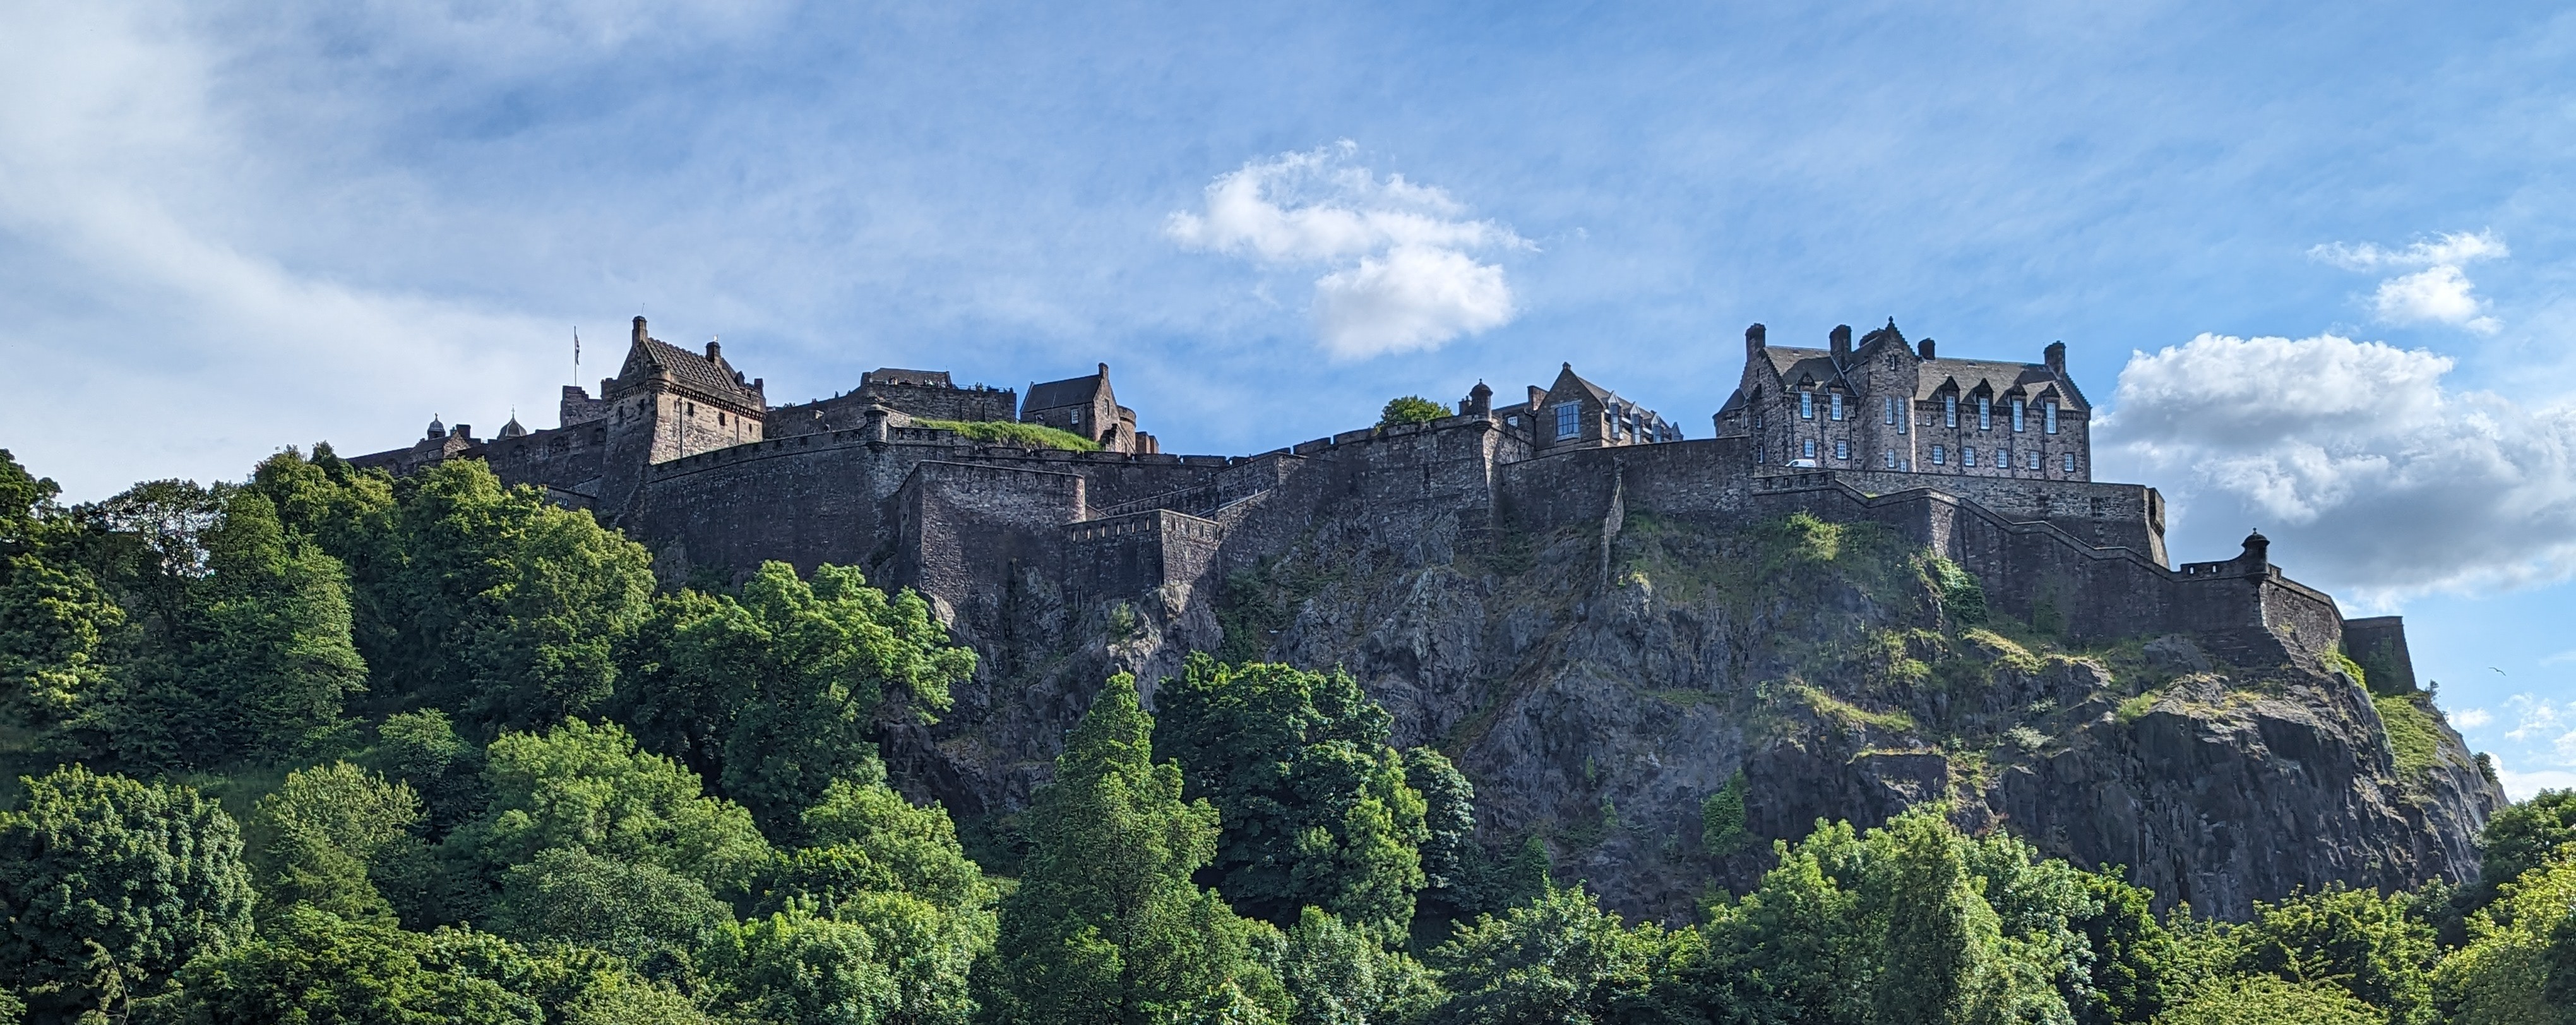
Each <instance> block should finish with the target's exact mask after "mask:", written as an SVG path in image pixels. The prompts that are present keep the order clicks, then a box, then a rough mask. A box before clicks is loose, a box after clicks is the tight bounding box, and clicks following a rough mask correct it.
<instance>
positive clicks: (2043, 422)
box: [2039, 402, 2057, 434]
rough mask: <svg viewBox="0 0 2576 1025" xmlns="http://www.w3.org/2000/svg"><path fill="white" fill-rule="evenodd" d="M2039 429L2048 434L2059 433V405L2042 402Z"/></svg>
mask: <svg viewBox="0 0 2576 1025" xmlns="http://www.w3.org/2000/svg"><path fill="white" fill-rule="evenodd" d="M2039 429H2040V430H2041V431H2042V432H2043V433H2047V434H2055V433H2057V403H2055V402H2042V403H2040V404H2039Z"/></svg>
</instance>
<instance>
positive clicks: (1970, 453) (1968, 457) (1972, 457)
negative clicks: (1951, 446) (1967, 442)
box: [1959, 448, 1977, 466]
mask: <svg viewBox="0 0 2576 1025" xmlns="http://www.w3.org/2000/svg"><path fill="white" fill-rule="evenodd" d="M1959 465H1961V466H1975V465H1977V450H1976V449H1973V448H1961V449H1960V450H1959Z"/></svg>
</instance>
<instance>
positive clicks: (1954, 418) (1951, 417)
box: [1941, 395, 1959, 427]
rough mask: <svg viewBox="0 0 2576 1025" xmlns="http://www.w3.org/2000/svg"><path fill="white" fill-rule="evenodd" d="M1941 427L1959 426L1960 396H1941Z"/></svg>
mask: <svg viewBox="0 0 2576 1025" xmlns="http://www.w3.org/2000/svg"><path fill="white" fill-rule="evenodd" d="M1941 426H1943V427H1957V426H1959V397H1958V396H1956V395H1944V396H1941Z"/></svg>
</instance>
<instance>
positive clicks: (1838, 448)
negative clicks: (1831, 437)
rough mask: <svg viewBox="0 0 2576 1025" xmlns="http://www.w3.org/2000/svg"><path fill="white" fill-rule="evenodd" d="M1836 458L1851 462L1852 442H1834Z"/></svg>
mask: <svg viewBox="0 0 2576 1025" xmlns="http://www.w3.org/2000/svg"><path fill="white" fill-rule="evenodd" d="M1834 458H1836V459H1840V460H1843V461H1845V462H1849V461H1850V460H1851V442H1848V441H1837V442H1834Z"/></svg>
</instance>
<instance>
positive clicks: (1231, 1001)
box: [978, 674, 1286, 1025]
mask: <svg viewBox="0 0 2576 1025" xmlns="http://www.w3.org/2000/svg"><path fill="white" fill-rule="evenodd" d="M1152 737H1153V720H1152V719H1150V718H1148V717H1147V716H1146V715H1145V713H1144V710H1143V709H1142V708H1141V707H1140V704H1139V702H1138V700H1137V695H1136V681H1135V680H1134V678H1132V677H1129V676H1127V675H1125V674H1120V675H1118V676H1116V677H1113V678H1112V679H1110V681H1109V682H1108V684H1107V685H1106V686H1104V687H1103V688H1102V689H1101V691H1100V696H1099V697H1098V698H1097V699H1096V700H1095V701H1094V702H1093V703H1092V706H1091V710H1090V711H1089V712H1086V713H1085V714H1084V715H1083V717H1082V722H1081V723H1080V724H1079V725H1078V726H1076V727H1075V728H1074V731H1073V734H1072V736H1071V737H1070V738H1068V740H1067V742H1066V744H1065V750H1064V753H1063V754H1062V755H1060V756H1058V757H1057V758H1056V775H1055V782H1053V783H1051V784H1048V785H1047V786H1045V787H1043V788H1041V789H1040V790H1039V791H1038V792H1037V794H1036V795H1035V796H1034V797H1033V799H1032V801H1031V804H1030V808H1029V810H1028V812H1027V813H1026V815H1025V816H1024V819H1023V821H1024V822H1025V823H1026V831H1027V834H1028V838H1029V841H1030V851H1029V855H1028V857H1027V859H1026V860H1025V862H1024V863H1023V865H1022V874H1021V877H1020V887H1019V889H1018V890H1017V891H1015V892H1013V893H1012V894H1011V895H1010V896H1009V897H1007V898H1004V900H1003V903H1002V920H1001V932H1002V935H1001V940H1000V942H999V943H998V944H997V945H996V947H995V956H994V961H993V964H992V966H991V968H992V970H991V972H990V973H989V974H986V973H984V972H979V973H978V977H979V982H981V983H982V985H983V986H984V987H985V988H984V989H983V995H984V999H983V1001H982V1003H983V1007H984V1011H985V1013H986V1014H987V1015H988V1016H989V1017H990V1018H991V1019H992V1020H994V1021H999V1022H1027V1023H1038V1022H1045V1023H1063V1025H1093V1023H1101V1025H1108V1023H1116V1025H1143V1023H1146V1022H1159V1021H1165V1020H1172V1019H1187V1018H1192V1017H1198V1018H1211V1017H1217V1016H1223V1015H1233V1016H1235V1020H1245V1021H1256V1020H1273V1019H1276V1018H1277V1017H1279V1016H1280V1015H1281V1013H1282V1012H1284V1011H1285V1009H1286V1008H1285V1004H1286V996H1285V995H1284V994H1283V993H1281V992H1280V990H1279V986H1278V982H1277V980H1276V979H1275V977H1273V976H1272V975H1271V973H1270V972H1269V970H1268V969H1266V968H1264V967H1263V966H1262V965H1260V964H1259V963H1258V962H1257V961H1255V960H1254V959H1253V957H1252V951H1253V943H1254V940H1255V937H1256V936H1257V935H1259V934H1260V933H1261V932H1263V931H1264V928H1265V927H1263V926H1260V925H1259V924H1258V923H1254V922H1249V921H1246V920H1244V919H1242V918H1239V917H1237V916H1236V915H1235V914H1234V912H1233V911H1232V910H1231V909H1229V908H1227V907H1226V905H1225V902H1224V901H1223V900H1221V899H1219V898H1218V897H1217V895H1216V894H1214V893H1212V892H1209V891H1207V890H1203V889H1200V888H1199V887H1198V886H1196V885H1193V884H1192V883H1191V882H1190V877H1191V874H1192V873H1194V872H1196V871H1198V870H1199V869H1200V868H1201V867H1203V866H1205V865H1206V864H1207V863H1208V861H1209V859H1210V858H1211V857H1212V856H1213V855H1214V854H1215V850H1216V840H1217V812H1216V809H1215V808H1214V807H1213V806H1211V805H1209V804H1208V803H1207V802H1206V801H1204V800H1200V801H1185V800H1183V798H1182V796H1181V795H1182V778H1181V768H1180V766H1178V765H1175V764H1173V763H1171V762H1168V761H1167V762H1161V763H1157V762H1155V761H1154V759H1153V753H1152Z"/></svg>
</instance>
